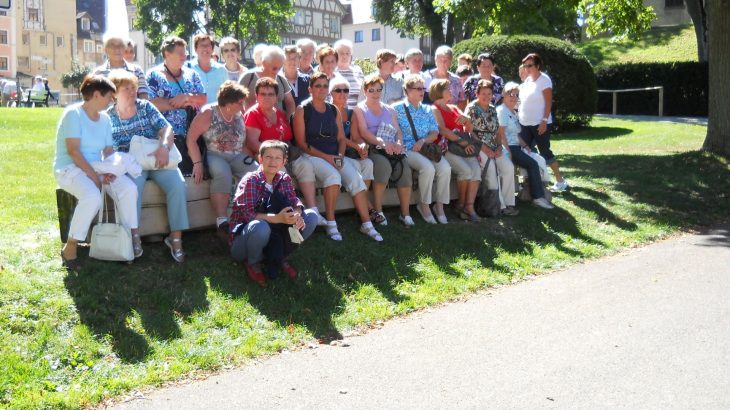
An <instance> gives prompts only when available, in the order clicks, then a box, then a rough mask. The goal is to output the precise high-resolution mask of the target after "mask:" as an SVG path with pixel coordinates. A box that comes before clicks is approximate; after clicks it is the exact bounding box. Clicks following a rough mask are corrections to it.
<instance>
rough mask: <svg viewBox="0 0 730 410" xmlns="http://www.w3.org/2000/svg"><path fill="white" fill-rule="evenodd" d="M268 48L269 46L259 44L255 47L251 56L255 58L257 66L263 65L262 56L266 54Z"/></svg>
mask: <svg viewBox="0 0 730 410" xmlns="http://www.w3.org/2000/svg"><path fill="white" fill-rule="evenodd" d="M268 46H269V45H268V44H264V43H259V44H256V45H255V46H254V47H253V52H252V53H251V55H252V56H253V61H254V62H255V63H256V65H259V64H261V61H262V58H261V54H263V53H264V50H266V47H268Z"/></svg>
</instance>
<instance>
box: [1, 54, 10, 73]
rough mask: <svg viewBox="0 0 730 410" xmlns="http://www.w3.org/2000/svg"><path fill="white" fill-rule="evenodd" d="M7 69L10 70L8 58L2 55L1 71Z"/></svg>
mask: <svg viewBox="0 0 730 410" xmlns="http://www.w3.org/2000/svg"><path fill="white" fill-rule="evenodd" d="M7 70H8V58H7V57H0V71H7Z"/></svg>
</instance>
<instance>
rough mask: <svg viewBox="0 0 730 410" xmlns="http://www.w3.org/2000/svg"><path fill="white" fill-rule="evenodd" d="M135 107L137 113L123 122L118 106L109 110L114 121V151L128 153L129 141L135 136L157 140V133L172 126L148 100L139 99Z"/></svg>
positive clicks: (108, 112)
mask: <svg viewBox="0 0 730 410" xmlns="http://www.w3.org/2000/svg"><path fill="white" fill-rule="evenodd" d="M134 106H135V108H136V110H137V112H135V113H134V116H132V118H129V119H126V120H123V119H121V118H120V117H119V113H118V112H117V106H116V105H114V106H113V107H111V108H109V109H108V110H107V114H109V118H111V121H112V138H113V139H114V144H113V147H114V151H121V152H128V151H129V141H131V140H132V137H134V136H135V135H141V136H143V137H145V138H150V139H157V133H158V132H159V131H160V130H161V129H162V128H165V127H167V126H169V125H170V123H168V122H167V120H166V119H165V117H164V116H163V115H162V113H161V112H160V111H159V110H158V109H157V107H155V105H154V104H152V103H151V102H149V101H147V100H140V99H138V100H137V101H135V103H134Z"/></svg>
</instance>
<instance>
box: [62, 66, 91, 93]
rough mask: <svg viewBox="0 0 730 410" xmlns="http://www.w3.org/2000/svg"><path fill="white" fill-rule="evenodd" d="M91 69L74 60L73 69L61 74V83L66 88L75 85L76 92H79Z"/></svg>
mask: <svg viewBox="0 0 730 410" xmlns="http://www.w3.org/2000/svg"><path fill="white" fill-rule="evenodd" d="M90 71H91V70H89V68H88V67H85V66H82V65H79V63H78V62H76V61H72V62H71V71H69V72H67V73H63V74H61V85H62V86H63V87H64V88H69V87H73V88H74V90H76V92H79V88H80V87H81V83H82V82H84V77H86V76H87V75H88V74H89V72H90Z"/></svg>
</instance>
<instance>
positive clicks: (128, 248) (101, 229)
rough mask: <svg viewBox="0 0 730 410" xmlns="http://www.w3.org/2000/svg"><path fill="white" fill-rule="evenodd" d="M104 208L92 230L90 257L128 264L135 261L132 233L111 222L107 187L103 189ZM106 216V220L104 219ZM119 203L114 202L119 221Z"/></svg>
mask: <svg viewBox="0 0 730 410" xmlns="http://www.w3.org/2000/svg"><path fill="white" fill-rule="evenodd" d="M101 202H102V206H101V209H99V220H98V223H97V224H96V225H94V227H93V228H92V229H91V245H90V247H89V256H90V257H92V258H94V259H99V260H102V261H119V262H128V261H131V260H134V249H133V248H132V232H131V231H130V230H129V228H125V227H124V226H122V225H121V224H119V223H118V222H109V215H108V214H107V212H106V187H105V186H103V185H102V189H101ZM104 214H107V215H106V220H105V218H104ZM118 215H119V211H118V210H117V203H116V202H114V219H115V221H116V220H118V219H119V216H118Z"/></svg>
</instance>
